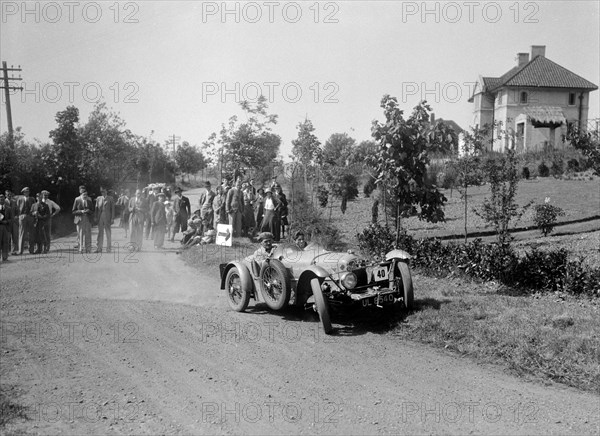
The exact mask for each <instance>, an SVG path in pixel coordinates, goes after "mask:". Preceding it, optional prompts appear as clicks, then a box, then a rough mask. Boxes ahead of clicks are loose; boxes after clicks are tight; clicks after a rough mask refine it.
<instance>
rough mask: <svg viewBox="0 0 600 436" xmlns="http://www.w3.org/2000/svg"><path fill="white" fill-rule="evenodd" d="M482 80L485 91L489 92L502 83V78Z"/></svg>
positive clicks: (484, 78) (485, 78)
mask: <svg viewBox="0 0 600 436" xmlns="http://www.w3.org/2000/svg"><path fill="white" fill-rule="evenodd" d="M482 79H483V86H484V91H487V90H488V89H494V88H496V87H497V86H498V85H500V84H501V83H502V82H500V77H482Z"/></svg>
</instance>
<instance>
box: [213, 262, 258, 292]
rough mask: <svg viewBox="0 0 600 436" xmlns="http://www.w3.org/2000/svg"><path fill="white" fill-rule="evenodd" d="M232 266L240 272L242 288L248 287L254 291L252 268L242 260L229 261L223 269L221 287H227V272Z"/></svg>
mask: <svg viewBox="0 0 600 436" xmlns="http://www.w3.org/2000/svg"><path fill="white" fill-rule="evenodd" d="M231 268H237V270H238V272H239V273H240V281H241V285H242V289H247V290H248V291H252V289H253V284H252V275H251V274H250V270H249V269H248V267H247V266H246V265H244V264H243V263H242V262H237V261H234V262H229V263H228V264H227V265H226V266H225V268H224V269H223V273H222V274H221V289H225V279H226V278H227V273H228V272H229V270H230V269H231Z"/></svg>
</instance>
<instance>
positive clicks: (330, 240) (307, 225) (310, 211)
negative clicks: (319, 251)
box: [288, 196, 342, 250]
mask: <svg viewBox="0 0 600 436" xmlns="http://www.w3.org/2000/svg"><path fill="white" fill-rule="evenodd" d="M298 230H302V231H303V232H304V234H305V235H306V237H307V238H311V241H312V242H319V243H320V244H322V245H323V246H325V248H327V249H329V250H333V249H336V248H339V247H341V245H342V243H341V234H340V232H339V230H338V229H337V228H336V227H335V226H333V225H331V224H330V223H329V222H328V221H327V220H326V219H325V218H323V215H322V213H321V212H320V211H319V210H318V209H317V208H316V207H313V206H312V205H311V204H310V202H308V201H307V199H306V197H305V196H299V198H298V199H297V200H296V201H295V203H294V205H293V210H292V220H291V225H290V229H289V231H288V234H289V235H293V234H294V233H296V231H298Z"/></svg>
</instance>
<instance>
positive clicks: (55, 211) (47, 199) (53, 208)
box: [41, 189, 60, 253]
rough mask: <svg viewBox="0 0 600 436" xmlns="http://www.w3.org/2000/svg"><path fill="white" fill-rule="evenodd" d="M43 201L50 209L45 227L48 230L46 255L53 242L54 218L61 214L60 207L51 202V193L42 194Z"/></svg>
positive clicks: (44, 192) (46, 231)
mask: <svg viewBox="0 0 600 436" xmlns="http://www.w3.org/2000/svg"><path fill="white" fill-rule="evenodd" d="M41 194H42V201H43V202H44V203H46V204H47V205H48V209H50V217H49V218H48V219H47V220H46V222H45V223H44V225H45V226H46V229H45V230H44V233H45V234H46V245H45V246H44V253H47V252H48V251H50V240H51V232H52V217H53V216H55V215H57V214H58V213H59V212H60V206H59V205H58V204H56V203H55V202H54V201H52V200H50V192H48V191H46V190H45V189H44V190H43V191H42V192H41Z"/></svg>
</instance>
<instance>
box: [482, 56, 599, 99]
mask: <svg viewBox="0 0 600 436" xmlns="http://www.w3.org/2000/svg"><path fill="white" fill-rule="evenodd" d="M501 86H517V87H540V88H576V89H590V90H593V89H598V86H597V85H594V84H593V83H592V82H590V81H588V80H586V79H584V78H583V77H581V76H578V75H577V74H575V73H572V72H571V71H569V70H567V69H566V68H564V67H561V66H560V65H558V64H557V63H556V62H552V61H551V60H550V59H548V58H546V57H544V56H536V57H535V58H533V59H532V60H531V61H529V62H527V63H526V64H525V65H523V66H522V67H514V68H512V69H511V70H510V71H508V72H507V73H505V74H504V75H502V77H500V78H499V80H498V82H497V84H496V86H495V87H493V88H492V87H490V91H495V90H496V89H498V88H500V87H501Z"/></svg>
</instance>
